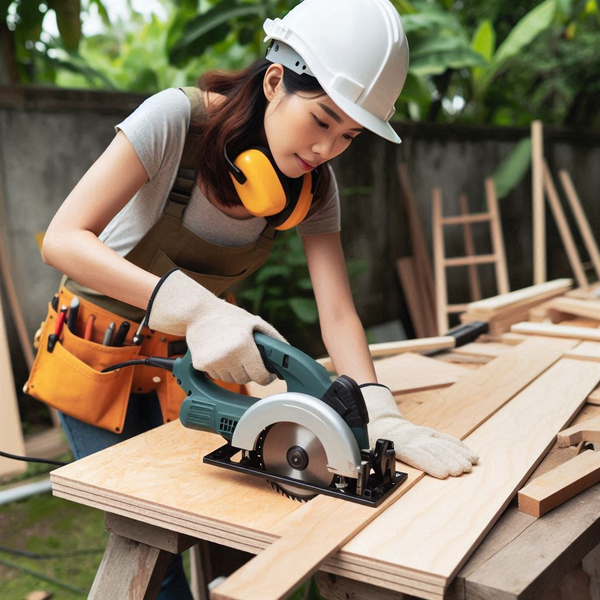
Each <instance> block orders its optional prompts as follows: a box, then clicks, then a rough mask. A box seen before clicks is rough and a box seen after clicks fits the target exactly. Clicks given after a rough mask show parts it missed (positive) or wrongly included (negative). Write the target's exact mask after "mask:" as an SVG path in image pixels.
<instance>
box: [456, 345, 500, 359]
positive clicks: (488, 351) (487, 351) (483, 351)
mask: <svg viewBox="0 0 600 600" xmlns="http://www.w3.org/2000/svg"><path fill="white" fill-rule="evenodd" d="M509 351H510V347H509V346H507V345H506V344H502V343H500V342H495V343H494V342H488V343H486V344H482V343H479V342H471V343H470V344H465V345H464V346H461V347H460V348H455V349H454V352H456V353H457V354H467V355H470V356H489V357H491V358H496V357H497V356H500V355H501V354H505V353H506V352H509Z"/></svg>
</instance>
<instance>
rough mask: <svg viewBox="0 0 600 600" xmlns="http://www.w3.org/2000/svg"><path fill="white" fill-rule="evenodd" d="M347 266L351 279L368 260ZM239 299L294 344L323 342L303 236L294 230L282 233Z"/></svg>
mask: <svg viewBox="0 0 600 600" xmlns="http://www.w3.org/2000/svg"><path fill="white" fill-rule="evenodd" d="M346 267H347V269H348V276H349V277H350V278H351V279H352V278H353V277H356V276H357V275H360V274H361V273H362V272H364V271H365V269H366V268H367V262H366V261H348V263H347V265H346ZM236 300H237V301H238V303H239V304H240V306H242V307H243V308H245V309H247V310H249V311H250V312H252V313H253V314H257V315H260V316H261V317H262V318H263V319H265V320H266V321H267V322H269V323H271V324H273V325H274V326H275V327H276V328H277V329H279V330H280V331H282V333H283V334H284V335H285V336H286V337H288V339H289V340H290V342H291V343H293V344H294V345H297V346H298V347H300V348H302V349H305V350H306V351H308V350H309V349H310V348H311V347H320V346H321V344H320V342H319V339H320V334H319V326H318V322H319V315H318V312H317V303H316V301H315V298H314V291H313V287H312V283H311V280H310V275H309V272H308V265H307V261H306V256H305V254H304V247H303V244H302V239H301V238H300V237H299V236H298V234H297V233H296V232H295V231H293V230H291V231H286V232H284V233H282V234H280V235H279V237H278V239H277V241H276V243H275V246H274V248H273V251H272V252H271V255H270V256H269V258H268V259H267V262H266V263H265V264H264V265H263V266H262V267H261V268H260V269H258V270H257V271H255V272H254V273H253V274H252V275H251V276H250V277H249V278H248V279H247V280H246V281H245V282H244V288H243V290H242V291H241V292H239V293H237V294H236ZM312 344H314V346H312ZM313 352H314V350H313Z"/></svg>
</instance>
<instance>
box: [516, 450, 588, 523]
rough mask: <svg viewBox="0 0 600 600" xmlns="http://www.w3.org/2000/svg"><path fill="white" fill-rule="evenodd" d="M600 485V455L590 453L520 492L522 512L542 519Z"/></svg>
mask: <svg viewBox="0 0 600 600" xmlns="http://www.w3.org/2000/svg"><path fill="white" fill-rule="evenodd" d="M599 482H600V452H594V451H593V450H588V451H586V452H583V453H581V454H580V455H579V456H575V457H574V458H572V459H571V460H569V461H567V462H566V463H564V464H563V465H561V466H560V467H556V469H552V471H550V472H548V473H546V474H545V475H542V476H541V477H538V478H537V479H534V480H533V481H532V482H531V483H529V484H527V485H526V486H525V487H524V488H523V489H521V490H520V491H519V510H520V511H521V512H524V513H527V514H528V515H531V516H532V517H541V516H542V515H545V514H546V513H548V512H550V511H551V510H552V509H554V508H556V507H557V506H560V505H561V504H563V503H564V502H566V501H567V500H570V499H571V498H573V497H574V496H576V495H577V494H580V493H581V492H583V491H584V490H587V489H589V488H590V487H592V486H593V485H595V484H596V483H599Z"/></svg>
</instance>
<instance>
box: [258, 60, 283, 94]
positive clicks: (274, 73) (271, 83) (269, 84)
mask: <svg viewBox="0 0 600 600" xmlns="http://www.w3.org/2000/svg"><path fill="white" fill-rule="evenodd" d="M263 90H264V93H265V98H266V99H267V101H268V102H271V100H273V98H275V96H277V94H278V93H279V91H280V90H281V91H282V90H283V66H282V65H280V64H279V63H274V64H272V65H271V66H270V67H269V68H268V69H267V72H266V73H265V78H264V79H263Z"/></svg>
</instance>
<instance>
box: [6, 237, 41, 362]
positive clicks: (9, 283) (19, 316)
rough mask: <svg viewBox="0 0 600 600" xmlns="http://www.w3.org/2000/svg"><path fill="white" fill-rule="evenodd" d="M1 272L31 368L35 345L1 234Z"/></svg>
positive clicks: (25, 355)
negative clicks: (29, 331)
mask: <svg viewBox="0 0 600 600" xmlns="http://www.w3.org/2000/svg"><path fill="white" fill-rule="evenodd" d="M0 273H2V279H3V281H4V288H5V290H6V296H7V300H8V305H9V306H10V314H11V319H12V320H13V322H14V325H15V328H16V330H17V335H18V336H19V342H20V344H21V350H22V352H23V355H24V357H25V362H26V363H27V367H28V368H29V369H31V367H32V366H33V360H34V356H33V345H32V343H31V340H30V339H29V334H28V333H27V327H26V326H25V319H24V318H23V311H22V310H21V304H20V303H19V300H18V297H17V291H16V289H15V285H14V282H13V278H12V275H11V273H10V267H9V264H8V254H7V251H6V247H5V244H4V240H3V236H2V235H0Z"/></svg>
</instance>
